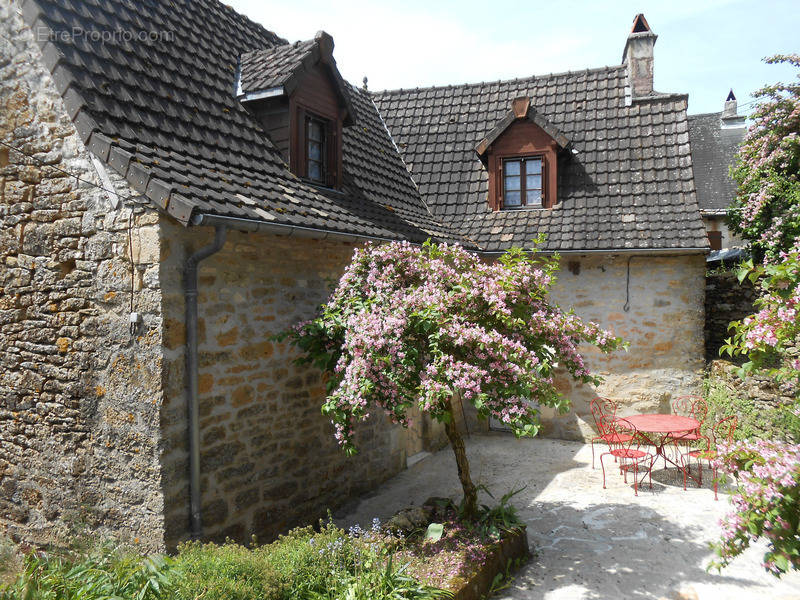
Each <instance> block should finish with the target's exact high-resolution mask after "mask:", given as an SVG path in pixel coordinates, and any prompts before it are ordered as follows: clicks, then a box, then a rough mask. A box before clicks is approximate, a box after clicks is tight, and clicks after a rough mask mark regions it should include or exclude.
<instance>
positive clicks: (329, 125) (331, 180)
mask: <svg viewBox="0 0 800 600" xmlns="http://www.w3.org/2000/svg"><path fill="white" fill-rule="evenodd" d="M338 145H339V139H338V136H337V135H336V123H334V122H333V121H325V185H327V186H328V187H336V157H337V155H338V152H337V150H336V149H337V146H338Z"/></svg>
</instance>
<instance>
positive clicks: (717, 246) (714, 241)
mask: <svg viewBox="0 0 800 600" xmlns="http://www.w3.org/2000/svg"><path fill="white" fill-rule="evenodd" d="M708 243H709V244H711V249H712V250H722V232H721V231H709V232H708Z"/></svg>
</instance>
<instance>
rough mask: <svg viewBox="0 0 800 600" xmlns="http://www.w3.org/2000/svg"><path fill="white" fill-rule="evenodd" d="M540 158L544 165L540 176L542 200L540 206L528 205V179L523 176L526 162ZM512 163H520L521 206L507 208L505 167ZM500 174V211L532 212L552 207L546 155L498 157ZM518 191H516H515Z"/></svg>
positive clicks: (498, 174) (498, 177) (498, 179)
mask: <svg viewBox="0 0 800 600" xmlns="http://www.w3.org/2000/svg"><path fill="white" fill-rule="evenodd" d="M535 158H538V159H539V160H540V161H541V163H542V170H541V173H539V175H540V176H541V178H542V188H541V189H542V199H541V202H540V203H539V205H538V206H533V205H528V204H527V201H528V198H527V188H526V184H527V182H526V179H527V176H523V174H522V173H523V170H524V165H525V161H527V160H531V159H535ZM510 161H519V163H520V172H519V178H520V189H519V193H520V204H519V206H506V172H505V166H506V162H510ZM497 162H498V173H497V181H498V192H499V196H500V198H499V200H500V201H499V202H498V205H499V208H500V210H526V209H528V210H530V209H540V208H548V207H549V206H550V205H549V203H548V199H547V192H548V189H547V187H548V186H547V157H546V156H545V155H544V153H538V152H537V153H535V154H519V155H507V156H498V157H497ZM526 175H527V174H526ZM514 191H516V190H514Z"/></svg>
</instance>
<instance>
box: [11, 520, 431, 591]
mask: <svg viewBox="0 0 800 600" xmlns="http://www.w3.org/2000/svg"><path fill="white" fill-rule="evenodd" d="M399 543H401V542H400V541H399V540H398V539H397V538H393V537H392V536H390V535H388V534H384V533H382V532H380V531H379V530H378V529H377V528H375V529H373V530H372V531H368V532H367V531H362V530H360V529H355V530H354V531H351V532H350V533H349V534H348V533H347V532H345V531H343V530H341V529H339V528H337V527H336V526H334V525H333V524H330V523H329V524H327V525H322V524H321V527H320V531H319V532H315V531H314V530H313V529H312V528H311V527H306V528H299V529H295V530H293V531H292V532H290V533H289V534H287V535H285V536H282V537H280V538H279V539H278V540H277V541H275V542H273V543H272V544H269V545H266V546H254V547H252V548H247V547H245V546H242V545H239V544H235V543H232V542H228V543H225V544H222V545H217V544H202V543H199V542H191V543H187V544H183V545H182V546H181V547H180V548H179V550H178V554H177V556H175V557H174V558H170V557H167V556H161V555H158V556H150V557H142V556H140V555H138V554H136V553H135V552H131V551H127V550H124V549H122V548H120V547H116V546H112V545H110V544H108V543H106V544H104V545H100V546H96V547H95V548H94V549H91V550H88V551H73V552H38V553H32V554H30V555H29V556H28V557H27V558H26V559H25V565H24V570H23V572H22V573H21V574H20V575H19V576H18V577H17V578H16V580H15V581H13V583H11V584H10V585H9V586H7V587H5V588H2V589H0V600H34V599H35V600H161V599H166V598H169V599H170V600H173V599H174V600H198V599H199V598H202V599H203V600H295V599H299V600H339V599H342V598H346V599H347V600H403V599H407V600H432V599H435V598H440V597H444V596H446V593H444V592H442V591H441V590H437V589H435V588H432V587H430V586H426V585H424V584H422V583H420V582H419V581H417V580H415V579H414V578H412V577H410V576H408V575H407V574H405V572H404V570H405V565H399V566H398V565H397V564H395V563H394V562H393V560H392V557H391V555H392V553H393V551H394V550H395V549H396V546H397V544H399Z"/></svg>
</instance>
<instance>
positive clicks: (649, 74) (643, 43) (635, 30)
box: [622, 13, 658, 98]
mask: <svg viewBox="0 0 800 600" xmlns="http://www.w3.org/2000/svg"><path fill="white" fill-rule="evenodd" d="M656 39H658V36H657V35H656V34H655V33H653V32H652V30H651V29H650V25H648V24H647V19H645V18H644V15H643V14H642V13H639V14H638V15H636V18H634V19H633V27H631V32H630V34H629V35H628V41H626V42H625V50H623V51H622V62H623V64H625V65H626V66H627V67H628V86H629V87H630V89H631V94H632V95H633V97H634V98H640V97H642V96H649V95H650V94H652V93H653V46H655V45H656Z"/></svg>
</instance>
